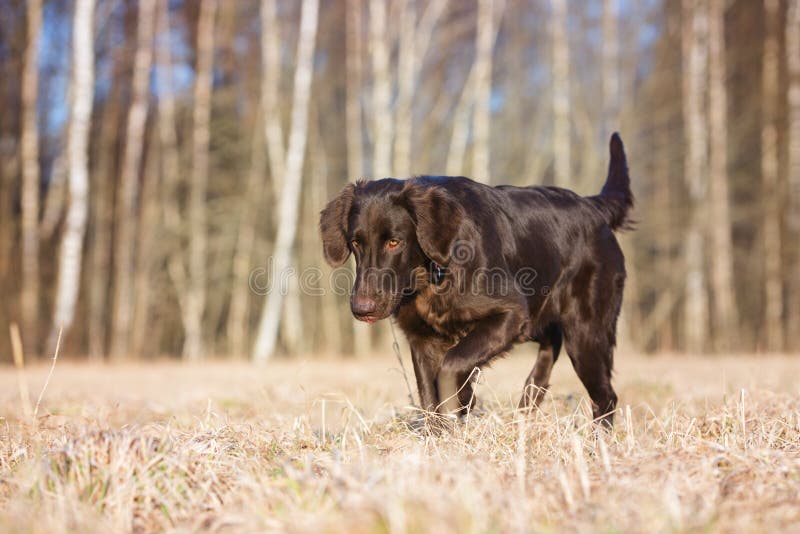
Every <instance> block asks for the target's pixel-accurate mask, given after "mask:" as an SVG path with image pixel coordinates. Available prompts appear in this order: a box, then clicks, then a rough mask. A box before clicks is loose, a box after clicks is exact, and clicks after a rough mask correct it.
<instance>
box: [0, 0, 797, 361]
mask: <svg viewBox="0 0 800 534" xmlns="http://www.w3.org/2000/svg"><path fill="white" fill-rule="evenodd" d="M0 77H1V78H2V85H1V86H0V296H1V297H0V326H1V327H2V328H0V332H2V333H0V359H2V360H7V361H10V359H11V358H10V356H9V355H10V354H11V339H12V337H13V336H9V335H7V334H6V332H8V328H7V325H11V324H18V325H19V328H20V331H21V332H22V339H23V342H24V347H25V352H26V355H28V356H29V357H31V358H32V357H35V356H36V355H44V354H47V353H50V351H51V350H52V348H53V345H54V342H55V339H56V337H57V332H58V330H59V329H60V328H63V332H64V335H63V343H62V351H63V352H64V353H67V354H71V355H77V356H84V355H86V356H87V357H89V358H91V359H95V360H104V359H109V360H116V359H135V358H153V357H161V356H166V355H171V356H175V357H183V358H186V359H192V360H197V359H201V358H208V357H212V356H213V357H224V356H228V357H247V358H253V359H256V360H265V359H268V358H270V357H272V356H273V355H275V354H281V355H287V356H293V355H298V354H310V353H332V354H345V355H349V354H356V355H362V356H363V355H369V354H370V353H372V352H375V351H381V352H386V351H388V350H389V347H390V341H389V340H390V334H387V332H388V330H387V327H386V326H385V325H384V326H379V327H377V328H374V329H371V330H370V329H367V328H366V327H363V326H361V325H356V324H354V321H353V320H352V318H351V316H350V313H349V309H348V306H347V304H346V302H347V297H346V296H341V295H339V296H337V295H333V294H332V293H331V292H330V291H325V295H323V296H318V295H309V294H304V293H302V292H301V291H300V290H299V287H298V286H297V285H296V284H294V285H291V286H290V288H289V292H288V294H286V295H285V296H283V295H282V294H281V293H280V292H275V291H273V292H270V293H269V294H268V295H263V294H259V292H257V291H253V290H252V288H251V285H252V284H251V278H252V275H253V273H258V272H263V269H264V267H265V266H267V265H271V266H272V267H271V268H273V269H275V270H277V271H278V272H279V271H280V270H281V269H284V270H285V269H286V268H289V267H294V268H295V269H296V270H298V271H300V270H302V269H303V268H305V267H310V266H317V267H320V268H321V269H322V270H323V272H324V273H328V272H329V269H328V268H327V267H325V266H324V265H323V264H324V262H323V260H322V257H321V251H320V244H319V240H318V236H317V216H318V212H319V210H320V209H321V208H322V207H323V206H324V204H325V202H326V201H327V199H329V198H330V197H331V196H332V195H334V194H335V193H336V192H338V190H339V189H340V188H341V187H343V185H344V184H345V183H347V182H348V181H352V180H354V179H356V178H358V177H362V176H367V177H383V176H397V177H405V176H409V175H412V174H464V175H467V176H470V177H473V178H475V179H478V180H481V181H486V182H490V183H494V184H499V183H510V184H518V185H523V184H524V185H529V184H556V185H562V186H566V187H570V188H573V189H575V190H576V191H578V192H579V193H581V194H594V193H596V192H597V191H599V188H600V187H601V185H602V183H603V180H604V176H605V172H604V167H605V165H606V162H607V147H606V143H607V139H608V136H609V135H610V133H611V132H612V131H614V130H618V131H620V132H621V134H622V137H623V139H624V140H625V142H626V148H627V150H628V155H629V161H630V166H631V172H632V181H633V187H634V192H635V194H636V197H637V208H636V213H635V217H636V219H637V220H638V225H637V229H636V230H635V231H634V232H629V233H627V234H625V235H624V236H623V238H622V240H623V246H624V249H625V252H626V256H627V258H628V267H629V283H628V286H627V288H626V301H625V308H624V313H623V319H622V333H623V343H625V344H627V345H628V346H630V347H633V348H635V349H637V350H642V351H674V352H706V351H717V352H723V351H727V352H737V353H738V352H751V351H765V352H766V351H771V352H780V351H796V350H798V349H800V340H799V339H798V337H797V336H795V335H791V334H793V333H796V332H798V331H800V276H798V273H800V0H764V1H763V2H762V1H757V0H730V1H726V0H683V1H674V0H665V1H657V0H646V1H641V2H639V1H631V0H602V1H599V0H598V1H588V0H587V1H573V2H568V1H567V0H551V1H547V0H530V1H515V0H505V1H503V0H464V1H456V0H430V1H418V0H392V1H381V0H369V1H358V0H346V1H345V0H338V1H319V0H302V1H301V0H297V1H277V0H261V1H257V0H236V1H232V0H229V1H221V0H195V1H190V0H186V1H177V0H140V1H138V2H137V1H131V0H97V1H95V0H75V1H66V0H45V1H42V0H28V1H19V0H0ZM259 269H261V271H259ZM326 281H327V279H323V280H321V281H320V282H319V285H320V287H321V288H322V289H328V288H326V287H323V286H324V284H325V282H326Z"/></svg>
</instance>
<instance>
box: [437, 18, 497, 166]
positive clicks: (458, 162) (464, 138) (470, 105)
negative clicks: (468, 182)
mask: <svg viewBox="0 0 800 534" xmlns="http://www.w3.org/2000/svg"><path fill="white" fill-rule="evenodd" d="M499 26H500V23H499V20H498V21H495V22H493V23H492V24H491V29H492V34H491V39H490V43H491V44H490V48H491V47H494V43H495V41H496V39H497V31H498V29H499ZM479 38H480V36H479V35H477V34H476V50H477V48H478V47H479V46H480V45H479V44H478V42H477V40H478V39H479ZM479 74H480V72H479V70H478V64H477V61H476V62H475V63H473V64H472V66H471V67H470V70H469V74H468V75H467V79H466V81H465V82H464V87H463V89H461V96H459V98H458V102H457V103H456V107H455V109H454V110H453V121H452V122H453V126H452V130H451V132H452V133H451V134H450V144H449V146H448V149H447V160H446V163H445V173H446V174H447V175H448V176H458V175H466V174H467V169H466V168H465V166H464V161H465V155H466V153H467V143H468V141H469V133H470V128H469V124H470V118H471V114H472V111H473V109H474V108H475V107H476V105H478V103H479V102H480V97H479V96H478V91H477V86H478V76H479ZM474 162H475V158H474V157H473V166H474ZM471 174H472V175H473V176H475V170H474V169H473V170H472V173H471Z"/></svg>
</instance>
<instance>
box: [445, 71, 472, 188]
mask: <svg viewBox="0 0 800 534" xmlns="http://www.w3.org/2000/svg"><path fill="white" fill-rule="evenodd" d="M476 78H477V70H476V69H475V65H474V64H473V65H472V68H471V69H470V71H469V75H468V76H467V80H466V81H465V82H464V88H463V89H462V90H461V96H460V97H459V98H458V103H456V107H455V109H454V110H453V126H452V133H451V134H450V145H449V146H448V149H447V162H446V163H445V166H444V168H445V174H447V175H448V176H463V175H466V174H467V172H466V169H465V168H464V156H465V154H466V153H467V141H468V137H469V121H470V116H471V112H472V105H473V103H474V102H473V101H474V95H475V83H476V81H475V80H476Z"/></svg>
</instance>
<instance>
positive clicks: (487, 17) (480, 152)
mask: <svg viewBox="0 0 800 534" xmlns="http://www.w3.org/2000/svg"><path fill="white" fill-rule="evenodd" d="M477 26H478V27H477V36H476V43H475V45H476V50H475V67H474V68H475V109H474V117H473V125H472V126H473V137H474V145H473V149H472V177H473V178H474V179H475V180H478V181H481V182H484V183H487V184H488V183H489V182H491V172H490V167H489V152H490V150H491V146H490V143H491V139H490V127H491V100H492V49H493V48H494V35H495V31H494V0H479V2H478V21H477Z"/></svg>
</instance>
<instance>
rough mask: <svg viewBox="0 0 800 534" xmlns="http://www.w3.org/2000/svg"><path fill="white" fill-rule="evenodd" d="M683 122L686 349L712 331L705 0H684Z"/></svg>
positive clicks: (699, 346) (698, 346)
mask: <svg viewBox="0 0 800 534" xmlns="http://www.w3.org/2000/svg"><path fill="white" fill-rule="evenodd" d="M683 16H684V19H683V28H684V33H683V76H684V80H683V84H684V86H683V122H684V128H685V134H686V161H685V178H686V180H687V186H688V189H689V195H690V206H689V209H690V210H691V212H690V214H689V222H688V224H689V228H688V229H687V233H686V244H685V247H686V248H685V251H684V256H685V258H684V259H685V262H686V296H685V300H684V304H685V310H684V316H683V319H684V336H685V345H686V347H685V348H686V350H688V351H689V352H702V351H703V350H705V348H706V334H707V332H708V327H709V324H708V322H709V321H708V294H707V288H706V280H705V273H704V250H705V246H704V241H705V239H704V235H703V223H702V220H701V215H702V212H701V211H700V210H701V204H702V201H703V199H704V197H705V194H706V173H707V171H708V162H707V153H708V133H707V131H706V118H705V114H704V101H705V99H704V95H705V89H706V78H705V76H706V66H707V63H708V62H707V57H708V54H707V37H708V14H707V11H706V6H705V1H704V0H683Z"/></svg>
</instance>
